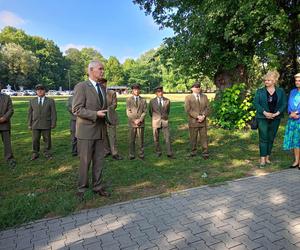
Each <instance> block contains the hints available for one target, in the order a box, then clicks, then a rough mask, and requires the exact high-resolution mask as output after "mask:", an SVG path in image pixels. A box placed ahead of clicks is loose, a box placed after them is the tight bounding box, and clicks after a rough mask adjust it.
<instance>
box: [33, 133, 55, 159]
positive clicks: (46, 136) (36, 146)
mask: <svg viewBox="0 0 300 250" xmlns="http://www.w3.org/2000/svg"><path fill="white" fill-rule="evenodd" d="M41 136H42V137H43V141H44V143H45V147H44V153H45V154H48V155H50V150H51V129H33V130H32V152H33V153H34V154H38V153H39V152H40V141H41Z"/></svg>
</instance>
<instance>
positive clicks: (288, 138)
mask: <svg viewBox="0 0 300 250" xmlns="http://www.w3.org/2000/svg"><path fill="white" fill-rule="evenodd" d="M295 111H298V113H299V114H300V91H298V89H293V90H292V91H291V93H290V97H289V103H288V113H289V114H290V113H291V112H295ZM294 148H300V119H292V118H289V119H288V122H287V125H286V127H285V134H284V140H283V149H284V150H290V149H294Z"/></svg>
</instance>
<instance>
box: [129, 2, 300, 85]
mask: <svg viewBox="0 0 300 250" xmlns="http://www.w3.org/2000/svg"><path fill="white" fill-rule="evenodd" d="M133 2H134V3H136V4H138V5H139V6H140V7H141V9H143V10H144V11H145V12H146V14H151V15H152V17H153V19H154V20H155V22H156V23H157V24H159V25H160V26H161V28H164V27H169V28H172V29H173V31H174V33H175V36H174V37H171V38H167V39H165V41H164V44H165V45H164V46H163V49H162V51H161V52H162V55H163V56H164V57H165V58H168V59H171V60H172V61H171V62H172V64H173V68H180V69H181V70H182V71H183V72H184V74H188V75H191V76H194V77H196V78H198V77H200V76H201V75H204V76H209V77H210V78H211V79H214V81H215V83H216V84H217V85H221V84H225V85H226V84H232V83H234V82H246V83H249V84H255V81H257V79H256V78H255V77H253V72H254V71H255V70H257V69H253V67H254V65H255V66H259V67H260V70H262V71H265V70H266V69H269V68H277V69H278V70H279V71H280V73H281V75H282V81H281V83H282V84H284V85H285V86H290V85H291V84H292V82H293V77H292V75H293V74H295V73H296V72H297V71H299V50H300V21H299V20H300V15H299V12H300V9H299V8H300V2H299V0H290V1H283V0H282V1H281V0H271V1H270V0H238V1H236V0H202V1H195V0H184V1H183V0H134V1H133ZM255 62H256V63H255ZM257 62H259V63H257ZM251 81H252V82H251Z"/></svg>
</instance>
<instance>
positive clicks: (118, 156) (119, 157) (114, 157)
mask: <svg viewBox="0 0 300 250" xmlns="http://www.w3.org/2000/svg"><path fill="white" fill-rule="evenodd" d="M112 158H113V159H115V160H117V161H120V160H123V157H122V156H121V155H113V156H112Z"/></svg>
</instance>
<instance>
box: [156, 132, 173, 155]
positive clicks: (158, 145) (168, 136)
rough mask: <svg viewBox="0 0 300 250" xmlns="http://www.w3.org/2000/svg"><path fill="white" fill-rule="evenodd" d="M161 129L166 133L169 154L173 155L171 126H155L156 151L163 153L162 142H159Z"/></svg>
mask: <svg viewBox="0 0 300 250" xmlns="http://www.w3.org/2000/svg"><path fill="white" fill-rule="evenodd" d="M160 131H162V132H163V135H164V139H165V142H166V148H167V155H169V156H171V155H173V152H172V147H171V140H170V132H169V127H162V128H153V139H154V144H155V151H156V153H158V154H161V147H160V143H159V134H160Z"/></svg>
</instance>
